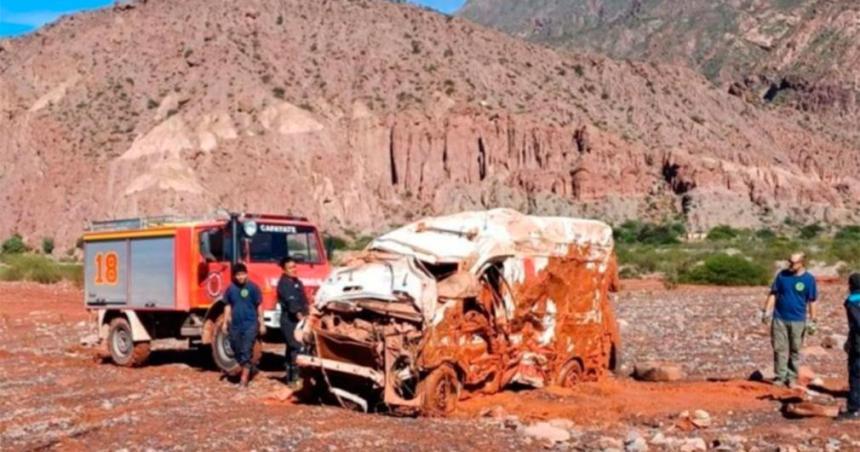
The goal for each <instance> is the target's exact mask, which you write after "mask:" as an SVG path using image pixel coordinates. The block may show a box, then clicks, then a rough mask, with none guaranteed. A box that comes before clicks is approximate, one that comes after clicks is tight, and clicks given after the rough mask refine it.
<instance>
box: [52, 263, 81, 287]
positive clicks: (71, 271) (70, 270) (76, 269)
mask: <svg viewBox="0 0 860 452" xmlns="http://www.w3.org/2000/svg"><path fill="white" fill-rule="evenodd" d="M58 268H59V270H60V274H61V275H62V278H63V279H65V280H67V281H71V282H73V283H74V284H75V286H77V287H84V266H83V265H79V264H64V265H59V266H58Z"/></svg>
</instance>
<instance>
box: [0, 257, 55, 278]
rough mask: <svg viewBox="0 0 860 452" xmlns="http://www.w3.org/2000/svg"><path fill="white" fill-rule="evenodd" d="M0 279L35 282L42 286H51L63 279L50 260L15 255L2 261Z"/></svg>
mask: <svg viewBox="0 0 860 452" xmlns="http://www.w3.org/2000/svg"><path fill="white" fill-rule="evenodd" d="M3 262H4V264H6V267H5V268H3V271H2V275H0V279H3V280H5V281H23V280H27V281H35V282H38V283H42V284H53V283H56V282H59V281H60V280H61V279H63V273H62V272H61V271H60V267H59V265H58V264H57V263H56V262H54V261H53V260H52V259H50V258H47V257H45V256H38V255H35V254H15V255H9V256H7V257H5V258H4V259H3Z"/></svg>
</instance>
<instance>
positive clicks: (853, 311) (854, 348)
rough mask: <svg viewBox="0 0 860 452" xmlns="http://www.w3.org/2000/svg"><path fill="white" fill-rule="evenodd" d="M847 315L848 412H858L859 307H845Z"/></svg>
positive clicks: (859, 399) (859, 394)
mask: <svg viewBox="0 0 860 452" xmlns="http://www.w3.org/2000/svg"><path fill="white" fill-rule="evenodd" d="M845 310H846V311H847V314H848V343H847V344H846V345H847V347H846V351H847V352H848V406H847V407H846V409H847V410H848V411H860V306H858V305H857V304H853V303H851V304H848V305H847V306H845Z"/></svg>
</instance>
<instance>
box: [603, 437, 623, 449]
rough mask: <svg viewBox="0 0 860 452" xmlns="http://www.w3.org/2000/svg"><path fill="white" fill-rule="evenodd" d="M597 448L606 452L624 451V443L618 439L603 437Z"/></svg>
mask: <svg viewBox="0 0 860 452" xmlns="http://www.w3.org/2000/svg"><path fill="white" fill-rule="evenodd" d="M597 447H598V448H600V449H602V450H604V451H606V450H611V449H615V450H624V442H623V441H621V440H620V439H617V438H611V437H609V436H603V437H601V438H600V439H598V440H597Z"/></svg>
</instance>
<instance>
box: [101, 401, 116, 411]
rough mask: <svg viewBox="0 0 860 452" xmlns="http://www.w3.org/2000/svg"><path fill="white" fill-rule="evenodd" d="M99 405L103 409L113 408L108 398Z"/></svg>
mask: <svg viewBox="0 0 860 452" xmlns="http://www.w3.org/2000/svg"><path fill="white" fill-rule="evenodd" d="M101 407H102V409H105V410H112V409H113V403H112V402H111V401H110V400H105V401H104V402H102V405H101Z"/></svg>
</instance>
